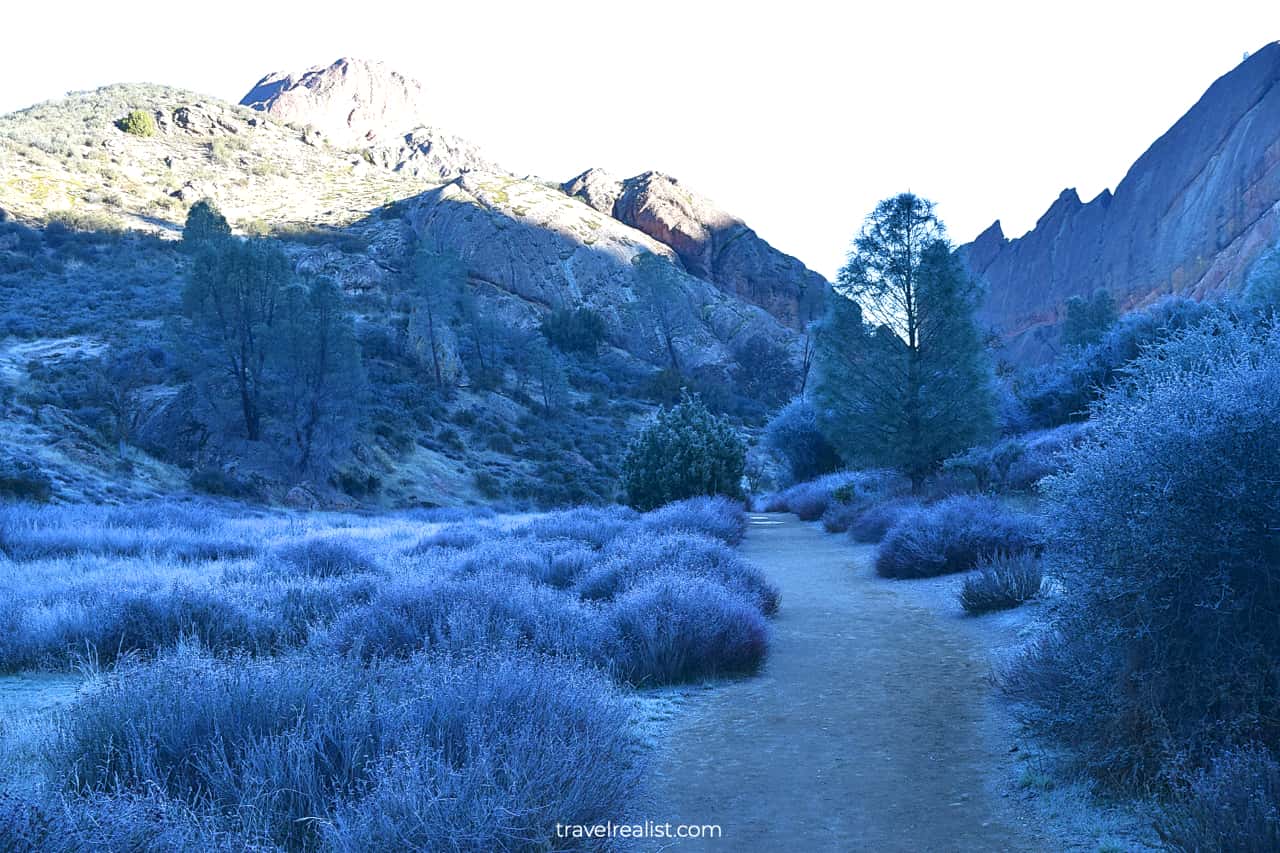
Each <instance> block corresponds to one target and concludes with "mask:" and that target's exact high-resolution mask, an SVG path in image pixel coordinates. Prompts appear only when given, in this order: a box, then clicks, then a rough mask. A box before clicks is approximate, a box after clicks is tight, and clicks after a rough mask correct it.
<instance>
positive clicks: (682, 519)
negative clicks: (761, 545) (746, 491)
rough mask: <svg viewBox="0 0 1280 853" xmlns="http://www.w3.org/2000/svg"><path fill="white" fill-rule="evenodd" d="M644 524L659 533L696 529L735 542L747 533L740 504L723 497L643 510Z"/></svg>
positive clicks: (723, 540)
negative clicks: (645, 511) (649, 510)
mask: <svg viewBox="0 0 1280 853" xmlns="http://www.w3.org/2000/svg"><path fill="white" fill-rule="evenodd" d="M643 524H644V526H645V527H647V528H649V529H651V530H653V531H655V532H658V533H696V534H699V535H702V536H709V537H711V538H713V539H719V540H720V541H721V542H724V543H725V544H727V545H737V544H738V543H739V542H741V541H742V538H743V537H744V536H746V535H747V516H746V513H745V512H744V511H743V509H742V504H741V503H740V502H738V501H735V500H730V499H729V498H723V497H701V498H689V499H688V500H683V501H677V502H675V503H670V504H667V505H666V506H664V507H661V508H659V509H655V510H653V511H652V512H648V513H645V516H644V519H643Z"/></svg>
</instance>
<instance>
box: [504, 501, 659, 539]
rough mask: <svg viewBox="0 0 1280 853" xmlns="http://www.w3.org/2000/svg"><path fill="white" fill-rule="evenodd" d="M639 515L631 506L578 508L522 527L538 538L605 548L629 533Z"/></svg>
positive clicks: (550, 515)
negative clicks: (630, 526)
mask: <svg viewBox="0 0 1280 853" xmlns="http://www.w3.org/2000/svg"><path fill="white" fill-rule="evenodd" d="M638 517H639V514H638V513H637V512H636V511H635V510H633V509H631V508H630V507H624V506H609V507H577V508H575V509H569V510H564V511H563V512H553V513H549V514H547V515H544V516H542V517H540V518H535V519H534V520H532V521H530V522H529V523H528V524H526V525H524V527H522V528H521V532H524V533H528V534H529V535H530V536H533V537H534V538H537V539H543V540H557V539H569V540H576V541H578V542H584V543H586V544H588V545H590V546H591V547H593V548H603V547H604V546H605V545H606V544H608V543H609V542H611V541H613V540H614V539H615V538H617V537H618V536H620V535H621V534H622V533H624V532H625V531H626V530H627V527H628V526H629V525H630V524H631V523H633V522H634V521H635V520H636V519H637V518H638Z"/></svg>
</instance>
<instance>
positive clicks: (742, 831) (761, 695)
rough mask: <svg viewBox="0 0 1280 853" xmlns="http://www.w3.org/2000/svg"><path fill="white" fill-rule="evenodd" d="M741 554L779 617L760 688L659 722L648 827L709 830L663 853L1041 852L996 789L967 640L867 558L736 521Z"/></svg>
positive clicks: (719, 690)
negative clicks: (741, 532) (764, 579)
mask: <svg viewBox="0 0 1280 853" xmlns="http://www.w3.org/2000/svg"><path fill="white" fill-rule="evenodd" d="M742 550H743V554H744V556H746V557H747V558H749V559H751V560H753V561H755V562H756V564H757V565H759V566H760V567H762V568H763V569H764V570H765V572H766V573H767V574H768V575H769V576H770V577H771V578H772V579H773V581H774V582H775V583H776V584H777V585H778V586H779V587H780V589H781V591H782V609H781V610H780V612H779V614H778V616H777V618H776V620H775V622H774V633H773V642H772V645H771V648H770V652H769V657H768V661H767V663H766V664H765V666H764V668H763V670H762V671H761V672H760V674H759V675H758V676H756V677H754V678H750V679H743V680H740V681H734V682H731V683H728V684H725V685H723V686H719V687H713V688H709V689H708V690H706V692H703V693H697V694H694V696H692V697H691V698H690V699H689V701H688V705H687V706H686V708H685V710H684V711H682V712H681V713H679V714H677V716H676V719H675V721H674V722H673V723H672V726H673V731H672V732H671V735H670V738H669V740H668V741H667V743H666V745H665V747H664V749H663V751H662V756H661V758H660V759H659V761H658V765H659V766H658V768H657V770H658V773H657V776H658V778H657V791H658V792H659V793H658V794H657V796H658V798H659V803H657V804H656V806H655V808H656V809H658V810H659V811H662V810H663V809H665V811H662V813H661V815H660V817H659V818H658V820H659V821H667V820H670V821H671V822H672V823H688V824H719V825H720V826H721V827H722V828H723V836H722V837H721V838H720V839H719V840H717V841H706V842H701V843H699V842H690V841H684V842H677V843H675V844H673V845H671V846H672V847H674V848H676V849H679V850H686V849H688V850H694V849H718V850H786V851H806V853H807V851H822V850H844V851H848V850H876V851H890V850H901V851H944V850H966V851H967V850H1000V851H1005V850H1014V851H1024V850H1041V849H1049V848H1048V847H1046V846H1045V845H1044V843H1043V842H1040V841H1037V840H1035V839H1034V837H1033V833H1032V832H1030V831H1029V830H1027V829H1026V828H1025V827H1023V826H1022V825H1020V821H1019V820H1018V818H1017V817H1016V816H1015V815H1014V814H1013V813H1012V812H1013V808H1012V807H1011V806H1010V804H1009V801H1008V800H1006V799H1003V798H1002V797H1001V795H1000V793H999V791H998V790H997V789H998V787H999V785H1000V782H999V781H998V778H997V777H999V776H1000V770H999V769H998V768H1000V767H1001V762H1002V760H1003V757H1002V755H1001V753H1002V752H1004V751H1007V749H1008V742H1007V740H1006V741H1004V742H1003V744H1002V743H1001V739H1000V737H999V735H998V731H999V730H1000V727H999V724H996V723H993V722H992V720H991V712H990V709H989V698H990V693H991V688H990V686H989V684H988V683H987V681H986V680H985V676H986V675H987V674H988V673H989V672H990V665H989V664H988V663H987V660H986V658H985V656H984V655H983V653H982V650H981V649H978V648H975V641H974V639H973V638H972V637H971V636H969V635H968V634H967V633H965V632H962V631H961V630H959V628H960V626H959V625H948V624H947V621H948V620H947V618H945V617H940V616H938V615H936V614H935V613H933V612H931V611H928V610H924V609H921V608H919V607H912V606H910V605H909V604H907V603H906V602H905V600H904V598H903V596H901V595H899V593H897V592H895V591H894V589H893V585H894V583H895V582H891V581H885V580H881V579H879V578H876V577H875V575H874V573H873V571H872V568H871V565H870V561H871V557H872V555H873V553H874V549H872V548H869V547H858V546H854V545H851V544H850V543H849V542H848V540H847V539H846V538H845V537H844V536H832V535H827V534H824V533H823V532H822V531H821V530H819V529H818V528H817V527H816V526H812V525H807V524H804V523H802V522H799V521H797V520H796V519H795V517H794V516H790V515H767V516H764V515H756V516H752V523H751V528H750V531H749V533H748V536H747V539H746V541H745V543H744V544H743V546H742ZM897 583H901V582H897Z"/></svg>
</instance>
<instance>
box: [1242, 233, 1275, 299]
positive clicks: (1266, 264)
mask: <svg viewBox="0 0 1280 853" xmlns="http://www.w3.org/2000/svg"><path fill="white" fill-rule="evenodd" d="M1244 301H1245V304H1247V305H1250V306H1252V307H1254V308H1257V309H1259V310H1262V311H1275V310H1276V308H1277V307H1280V245H1276V246H1273V247H1271V248H1270V249H1268V250H1267V251H1265V252H1263V253H1262V255H1260V256H1259V257H1258V260H1256V261H1254V263H1253V266H1252V267H1250V268H1249V274H1248V275H1247V276H1246V277H1245V280H1244Z"/></svg>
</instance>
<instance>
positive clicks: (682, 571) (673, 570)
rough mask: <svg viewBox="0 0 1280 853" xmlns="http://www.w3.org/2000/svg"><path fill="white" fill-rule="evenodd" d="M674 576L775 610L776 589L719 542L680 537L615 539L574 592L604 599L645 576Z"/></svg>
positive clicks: (751, 566) (772, 611) (591, 597)
mask: <svg viewBox="0 0 1280 853" xmlns="http://www.w3.org/2000/svg"><path fill="white" fill-rule="evenodd" d="M676 574H679V575H685V576H688V577H699V578H704V579H706V580H710V581H713V582H715V583H718V584H720V585H721V586H725V587H728V588H729V589H731V590H733V591H736V592H737V593H739V594H740V595H742V596H743V597H744V598H746V599H747V600H748V601H750V602H752V603H753V604H755V605H756V607H757V608H758V609H759V610H760V612H761V613H764V614H766V615H767V614H771V613H774V612H776V611H777V609H778V590H777V588H776V587H774V586H773V584H771V583H770V582H769V581H768V579H766V578H765V577H764V575H763V574H762V573H761V572H760V570H759V569H758V568H756V567H755V566H753V565H752V564H750V563H748V562H746V561H744V560H743V559H742V558H741V557H739V556H738V554H737V552H735V551H734V550H733V549H731V548H729V547H728V546H726V545H724V544H723V543H721V542H717V541H715V540H713V539H707V538H705V537H701V536H693V535H690V534H685V533H670V534H666V535H654V534H638V535H634V536H630V537H627V538H625V539H619V540H618V541H616V542H614V543H613V544H612V545H611V546H610V547H609V548H608V549H606V551H605V553H604V554H603V559H602V560H601V561H600V562H598V563H597V564H596V565H595V566H594V567H592V569H591V570H590V571H588V572H587V573H586V574H584V575H583V576H582V577H581V578H580V579H579V580H578V582H577V585H576V587H575V588H576V590H577V591H578V594H579V595H580V596H582V598H584V599H587V600H595V601H599V600H608V599H612V598H614V597H616V596H618V595H620V594H621V593H623V592H626V591H627V590H630V589H633V588H634V587H636V586H639V585H640V584H642V583H644V582H645V581H647V580H649V579H651V578H654V577H657V576H660V575H662V576H666V575H676Z"/></svg>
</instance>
